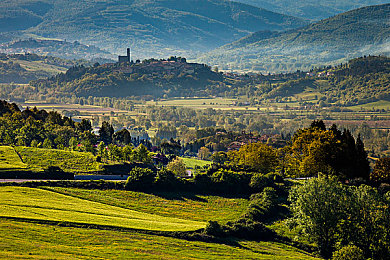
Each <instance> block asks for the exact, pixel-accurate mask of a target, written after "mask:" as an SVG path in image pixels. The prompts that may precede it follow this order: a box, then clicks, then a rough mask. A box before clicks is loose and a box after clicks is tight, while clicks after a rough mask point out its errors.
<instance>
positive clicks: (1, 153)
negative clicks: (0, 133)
mask: <svg viewBox="0 0 390 260" xmlns="http://www.w3.org/2000/svg"><path fill="white" fill-rule="evenodd" d="M14 169H16V170H24V169H26V170H27V169H28V165H27V164H25V163H23V162H22V160H21V159H20V157H19V155H18V154H17V153H16V152H15V149H14V148H13V147H11V146H0V171H2V170H14Z"/></svg>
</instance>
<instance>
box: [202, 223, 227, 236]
mask: <svg viewBox="0 0 390 260" xmlns="http://www.w3.org/2000/svg"><path fill="white" fill-rule="evenodd" d="M203 232H204V234H206V235H210V236H215V237H220V236H223V230H222V227H221V225H220V224H219V223H218V221H209V222H207V225H206V227H205V229H204V231H203Z"/></svg>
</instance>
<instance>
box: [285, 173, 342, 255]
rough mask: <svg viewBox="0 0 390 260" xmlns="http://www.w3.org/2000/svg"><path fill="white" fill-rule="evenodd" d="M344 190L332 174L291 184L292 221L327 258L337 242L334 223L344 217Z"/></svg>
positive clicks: (336, 228) (336, 227)
mask: <svg viewBox="0 0 390 260" xmlns="http://www.w3.org/2000/svg"><path fill="white" fill-rule="evenodd" d="M345 194H346V193H345V189H344V187H343V186H342V185H341V184H340V183H339V182H338V181H337V180H336V179H335V178H334V177H324V176H320V177H318V178H313V179H310V180H308V181H306V182H305V183H304V184H303V185H300V186H295V187H294V188H293V189H292V190H291V192H290V195H289V201H290V202H291V210H292V212H293V219H292V222H291V223H293V224H295V225H297V226H298V227H299V228H301V229H302V231H303V233H304V234H305V235H307V236H308V238H309V239H310V240H312V241H314V242H315V243H316V244H317V246H318V248H319V249H320V253H321V255H322V256H324V257H330V256H331V255H332V251H333V249H334V246H335V243H336V241H337V235H338V224H339V223H340V221H341V220H342V219H344V214H343V213H344V211H343V210H344V205H343V202H344V201H345V199H346V198H345Z"/></svg>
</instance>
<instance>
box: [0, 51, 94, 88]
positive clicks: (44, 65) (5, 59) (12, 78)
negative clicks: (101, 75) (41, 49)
mask: <svg viewBox="0 0 390 260" xmlns="http://www.w3.org/2000/svg"><path fill="white" fill-rule="evenodd" d="M92 64H93V63H91V62H89V61H85V60H65V59H60V58H57V57H52V56H40V55H37V54H29V53H27V54H5V53H0V83H20V84H27V83H28V82H29V81H31V80H35V79H39V78H47V77H51V76H54V75H57V74H58V73H60V72H65V71H66V70H67V69H68V68H70V67H73V66H78V65H85V66H91V65H92Z"/></svg>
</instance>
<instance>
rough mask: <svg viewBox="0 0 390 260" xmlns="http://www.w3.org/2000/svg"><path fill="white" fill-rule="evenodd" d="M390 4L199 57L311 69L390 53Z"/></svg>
mask: <svg viewBox="0 0 390 260" xmlns="http://www.w3.org/2000/svg"><path fill="white" fill-rule="evenodd" d="M389 20H390V4H385V5H378V6H370V7H365V8H360V9H356V10H353V11H350V12H346V13H343V14H340V15H337V16H334V17H332V18H329V19H326V20H322V21H320V22H318V23H314V24H310V25H308V26H306V27H304V28H302V29H296V30H291V31H288V32H282V33H273V34H270V33H269V32H268V33H267V34H266V35H265V34H264V33H263V32H258V33H255V34H252V35H251V36H248V37H246V38H244V39H241V40H239V41H237V42H234V43H232V44H229V45H226V46H223V47H221V48H219V49H216V50H214V51H212V52H210V53H208V54H206V55H204V56H203V57H202V58H200V59H199V60H200V61H201V62H205V63H207V64H210V65H219V66H220V68H223V69H230V68H235V69H246V70H256V71H263V72H268V71H271V72H287V71H295V70H297V69H300V70H307V69H310V68H312V67H313V66H319V65H328V64H339V63H341V62H345V61H346V60H348V59H351V58H354V57H359V56H363V55H368V54H386V53H389V51H390V49H389V38H390V25H389Z"/></svg>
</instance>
